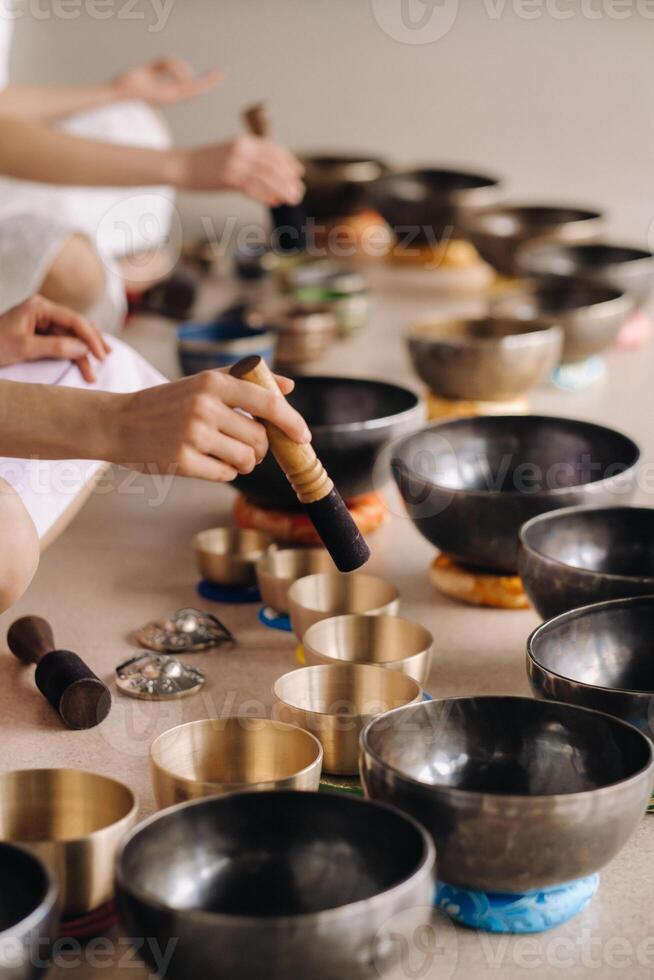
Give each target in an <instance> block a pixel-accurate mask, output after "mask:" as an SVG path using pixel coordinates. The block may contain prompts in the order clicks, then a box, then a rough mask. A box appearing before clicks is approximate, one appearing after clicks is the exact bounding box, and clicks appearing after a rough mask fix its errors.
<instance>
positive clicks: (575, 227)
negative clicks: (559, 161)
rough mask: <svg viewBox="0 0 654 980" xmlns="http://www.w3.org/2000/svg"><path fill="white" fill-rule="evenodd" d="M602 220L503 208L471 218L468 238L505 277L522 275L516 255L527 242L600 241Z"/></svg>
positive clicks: (597, 215) (569, 211) (548, 209)
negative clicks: (598, 239)
mask: <svg viewBox="0 0 654 980" xmlns="http://www.w3.org/2000/svg"><path fill="white" fill-rule="evenodd" d="M602 226H603V218H602V214H601V212H599V211H594V210H593V211H591V210H588V209H587V208H574V207H557V206H549V205H539V204H537V205H509V204H506V205H502V204H499V205H497V206H496V207H493V208H486V209H485V210H483V211H479V212H477V213H476V214H472V215H470V216H468V218H467V220H466V222H465V233H466V236H467V237H468V238H469V239H470V241H471V242H472V243H473V245H474V246H475V248H476V249H477V251H478V252H479V254H480V255H481V257H482V259H485V260H486V261H487V262H488V263H489V264H490V265H492V266H494V267H495V268H496V269H497V271H498V272H501V273H502V275H505V276H515V275H519V274H520V268H519V266H518V263H517V261H516V253H517V251H518V249H519V247H520V246H521V245H523V244H524V243H525V242H529V241H533V240H539V241H550V242H552V241H553V242H589V241H595V240H596V239H597V238H599V236H600V234H601V232H602Z"/></svg>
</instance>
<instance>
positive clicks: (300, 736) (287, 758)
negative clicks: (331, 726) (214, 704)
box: [151, 717, 320, 785]
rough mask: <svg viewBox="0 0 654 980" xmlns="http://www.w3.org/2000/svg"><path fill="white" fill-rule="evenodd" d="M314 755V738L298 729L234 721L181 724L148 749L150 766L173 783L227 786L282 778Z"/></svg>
mask: <svg viewBox="0 0 654 980" xmlns="http://www.w3.org/2000/svg"><path fill="white" fill-rule="evenodd" d="M319 756H320V746H319V745H318V743H317V741H316V739H315V738H313V736H312V735H310V734H309V733H308V732H305V731H303V730H302V729H301V728H295V727H294V726H292V725H284V724H281V723H280V722H276V721H269V720H266V719H263V718H240V717H239V718H228V719H224V720H215V721H214V720H208V721H197V722H190V723H189V724H187V725H181V726H180V727H178V728H173V729H171V730H170V731H168V732H164V734H163V735H160V736H159V738H157V739H156V740H155V742H154V743H153V745H152V749H151V758H152V761H153V762H154V763H155V764H156V765H157V766H159V768H160V769H164V770H166V771H167V772H168V773H170V774H171V775H173V776H175V777H177V778H180V779H186V780H190V781H194V782H209V783H211V782H215V783H219V784H227V785H228V784H232V785H239V784H243V783H265V782H268V781H274V780H278V779H288V778H290V777H291V776H294V775H296V774H297V773H299V772H302V771H303V770H304V769H306V768H308V767H309V766H311V765H313V764H314V763H315V762H316V761H317V759H318V758H319Z"/></svg>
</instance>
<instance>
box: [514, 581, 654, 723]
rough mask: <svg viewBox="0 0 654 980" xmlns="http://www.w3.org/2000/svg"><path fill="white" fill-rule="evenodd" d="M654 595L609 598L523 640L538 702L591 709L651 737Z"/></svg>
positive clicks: (550, 622)
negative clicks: (542, 699)
mask: <svg viewBox="0 0 654 980" xmlns="http://www.w3.org/2000/svg"><path fill="white" fill-rule="evenodd" d="M653 627H654V595H650V596H638V597H636V598H633V599H613V600H611V601H610V602H598V603H596V604H595V605H592V606H585V607H583V608H581V609H574V610H572V611H571V612H566V613H563V614H562V615H560V616H556V617H555V618H553V619H550V620H548V621H547V622H546V623H543V624H542V625H541V626H539V627H538V628H537V629H536V630H534V632H533V633H532V634H531V636H530V637H529V639H528V641H527V673H528V675H529V682H530V684H531V687H532V690H533V691H534V693H535V694H536V695H537V697H540V698H546V699H548V700H554V701H565V702H566V703H567V704H577V705H581V706H582V707H585V708H595V709H596V710H597V711H604V712H606V714H609V715H614V716H615V717H617V718H623V719H624V720H625V721H628V722H629V723H630V724H631V725H635V726H636V727H637V728H639V729H640V730H641V731H643V732H645V734H646V735H649V737H650V738H654V664H653V663H652V635H653V634H652V628H653Z"/></svg>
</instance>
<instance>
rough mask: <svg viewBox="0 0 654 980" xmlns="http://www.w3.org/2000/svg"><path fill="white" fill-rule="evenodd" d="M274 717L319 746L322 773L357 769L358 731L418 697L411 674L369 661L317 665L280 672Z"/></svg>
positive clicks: (352, 773)
mask: <svg viewBox="0 0 654 980" xmlns="http://www.w3.org/2000/svg"><path fill="white" fill-rule="evenodd" d="M273 694H274V695H275V699H276V706H275V715H276V717H279V718H280V719H281V720H283V721H286V722H290V723H291V724H294V725H299V726H300V727H301V728H304V729H306V730H307V731H309V732H313V734H314V735H316V737H317V738H318V739H320V742H321V744H322V748H323V753H324V758H323V769H324V771H325V772H329V773H334V774H338V775H341V776H351V775H354V774H356V773H358V771H359V762H358V759H359V735H360V734H361V731H362V729H363V728H364V727H365V726H366V724H367V723H368V722H369V721H370V719H371V718H375V717H377V715H381V714H385V713H386V712H387V711H392V710H393V708H401V707H404V706H405V705H407V704H414V703H417V702H419V701H420V700H421V699H422V690H421V687H420V685H419V684H418V682H417V681H416V680H414V679H413V678H412V677H407V675H406V674H402V673H400V672H398V671H394V670H386V669H385V668H384V667H374V666H372V665H371V664H346V663H342V664H320V665H318V666H315V667H302V668H300V669H299V670H293V671H291V672H290V673H288V674H284V675H283V676H282V677H280V678H279V680H278V681H277V682H276V683H275V686H274V687H273Z"/></svg>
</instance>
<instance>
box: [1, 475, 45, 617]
mask: <svg viewBox="0 0 654 980" xmlns="http://www.w3.org/2000/svg"><path fill="white" fill-rule="evenodd" d="M0 530H1V531H2V542H3V558H2V561H1V562H0V612H4V611H5V609H9V608H10V607H11V606H13V605H14V603H15V602H17V601H18V600H19V599H20V597H21V596H22V594H23V593H24V592H25V590H26V589H27V587H28V585H29V584H30V582H31V581H32V579H33V577H34V574H35V572H36V569H37V568H38V565H39V537H38V534H37V533H36V528H35V527H34V523H33V521H32V518H31V517H30V515H29V514H28V513H27V510H26V509H25V506H24V504H23V502H22V500H21V499H20V497H19V496H18V494H17V493H16V491H15V490H14V488H13V487H12V486H11V485H10V484H9V483H7V482H6V481H5V480H3V479H2V478H0Z"/></svg>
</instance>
